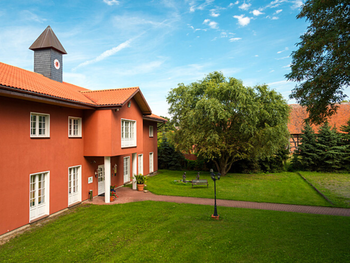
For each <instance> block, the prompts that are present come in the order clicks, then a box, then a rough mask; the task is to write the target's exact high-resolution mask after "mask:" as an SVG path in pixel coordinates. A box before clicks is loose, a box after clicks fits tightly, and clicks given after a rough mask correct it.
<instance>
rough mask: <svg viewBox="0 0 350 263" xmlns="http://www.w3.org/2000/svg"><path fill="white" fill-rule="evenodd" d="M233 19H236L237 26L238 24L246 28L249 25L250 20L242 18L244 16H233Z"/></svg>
mask: <svg viewBox="0 0 350 263" xmlns="http://www.w3.org/2000/svg"><path fill="white" fill-rule="evenodd" d="M233 17H234V18H237V19H238V24H240V25H241V26H246V25H248V24H249V23H250V18H249V17H244V15H240V16H233Z"/></svg>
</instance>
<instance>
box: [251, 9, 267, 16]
mask: <svg viewBox="0 0 350 263" xmlns="http://www.w3.org/2000/svg"><path fill="white" fill-rule="evenodd" d="M250 13H253V15H255V16H258V15H262V14H264V13H262V12H260V11H259V10H254V11H252V12H250Z"/></svg>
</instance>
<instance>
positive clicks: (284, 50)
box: [277, 47, 289, 54]
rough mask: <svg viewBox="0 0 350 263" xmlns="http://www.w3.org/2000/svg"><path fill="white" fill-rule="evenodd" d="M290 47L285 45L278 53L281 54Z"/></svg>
mask: <svg viewBox="0 0 350 263" xmlns="http://www.w3.org/2000/svg"><path fill="white" fill-rule="evenodd" d="M288 49H289V48H288V47H285V48H284V49H283V50H281V51H278V52H277V54H281V53H282V52H284V51H287V50H288Z"/></svg>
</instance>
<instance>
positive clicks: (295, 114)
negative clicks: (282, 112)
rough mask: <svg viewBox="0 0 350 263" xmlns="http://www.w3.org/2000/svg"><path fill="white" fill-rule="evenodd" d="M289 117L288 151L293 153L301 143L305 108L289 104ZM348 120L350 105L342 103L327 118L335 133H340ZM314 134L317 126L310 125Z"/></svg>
mask: <svg viewBox="0 0 350 263" xmlns="http://www.w3.org/2000/svg"><path fill="white" fill-rule="evenodd" d="M289 107H290V115H289V123H288V130H289V133H290V151H291V152H294V150H295V149H297V148H298V145H299V144H300V143H301V135H302V129H303V127H304V120H305V119H307V117H308V113H307V111H306V108H305V107H302V106H300V105H299V104H290V105H289ZM349 119H350V103H348V102H344V103H341V104H340V105H339V108H338V110H337V113H336V114H335V115H333V116H331V117H329V118H328V122H329V125H330V126H331V127H334V126H335V127H336V128H337V131H340V127H341V126H343V125H346V123H347V122H348V120H349ZM311 127H312V129H313V130H314V131H315V133H317V132H318V129H319V128H320V126H319V125H311Z"/></svg>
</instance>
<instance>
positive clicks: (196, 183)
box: [192, 179, 208, 188]
mask: <svg viewBox="0 0 350 263" xmlns="http://www.w3.org/2000/svg"><path fill="white" fill-rule="evenodd" d="M194 185H207V187H208V180H207V179H203V180H192V188H193V186H194Z"/></svg>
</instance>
